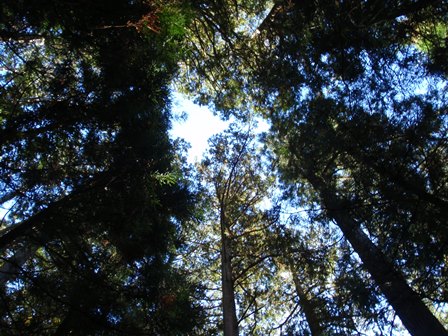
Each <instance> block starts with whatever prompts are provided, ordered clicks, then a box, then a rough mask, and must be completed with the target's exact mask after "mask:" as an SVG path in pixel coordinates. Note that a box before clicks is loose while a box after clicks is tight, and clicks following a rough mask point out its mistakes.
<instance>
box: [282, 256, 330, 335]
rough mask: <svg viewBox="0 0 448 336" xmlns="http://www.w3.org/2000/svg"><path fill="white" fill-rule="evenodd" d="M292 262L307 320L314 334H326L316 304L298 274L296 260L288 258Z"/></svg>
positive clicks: (297, 288) (294, 278)
mask: <svg viewBox="0 0 448 336" xmlns="http://www.w3.org/2000/svg"><path fill="white" fill-rule="evenodd" d="M288 262H289V263H290V269H291V272H292V279H293V281H294V286H295V288H296V292H297V295H298V297H299V300H300V302H299V303H300V306H301V307H302V309H303V313H304V314H305V318H306V321H307V322H308V326H309V328H310V331H311V335H312V336H321V335H324V332H325V328H324V327H323V326H322V325H321V323H320V319H319V316H318V314H317V313H316V306H315V305H314V303H313V302H312V299H311V298H310V296H309V294H308V293H306V290H304V289H303V288H302V284H301V283H300V280H299V278H298V276H297V272H296V270H295V267H294V262H293V261H292V260H288Z"/></svg>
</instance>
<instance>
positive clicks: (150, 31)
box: [0, 1, 200, 335]
mask: <svg viewBox="0 0 448 336" xmlns="http://www.w3.org/2000/svg"><path fill="white" fill-rule="evenodd" d="M182 6H184V5H182ZM182 6H178V4H177V3H176V2H170V3H164V4H163V5H161V4H159V3H157V2H155V1H154V2H147V1H135V2H126V1H124V2H122V1H115V2H112V3H111V2H105V1H103V2H101V1H100V2H95V3H89V4H77V3H71V2H65V1H62V2H58V3H57V4H55V3H53V2H48V1H44V2H39V3H37V2H31V3H29V2H24V1H6V2H5V3H4V4H3V6H2V11H1V20H0V36H1V42H0V48H1V54H2V56H1V67H2V71H1V79H0V84H1V87H2V90H1V95H0V102H1V109H0V120H1V126H0V138H1V143H2V149H1V154H0V155H1V157H2V160H1V161H2V162H1V164H0V188H1V196H2V197H1V201H2V204H4V203H6V202H8V201H9V204H12V205H10V206H9V205H8V208H9V209H8V215H7V216H6V217H5V218H4V220H3V221H2V226H4V227H5V228H4V230H3V232H2V235H1V237H0V240H1V243H0V250H1V257H2V265H1V271H3V272H6V273H5V274H4V277H3V278H2V280H3V282H2V284H3V286H2V289H1V293H0V296H1V298H2V300H1V310H2V314H1V315H2V316H1V318H0V326H1V329H2V333H5V335H19V334H23V333H26V334H42V335H44V334H59V335H66V334H69V333H70V334H79V335H94V334H104V333H107V334H110V335H118V334H136V333H138V334H151V335H153V334H178V333H189V332H191V333H193V332H194V331H193V329H194V327H195V326H196V324H197V323H198V320H199V318H200V310H199V309H198V307H197V306H193V304H192V302H191V296H192V295H193V294H194V292H195V291H196V288H195V287H194V286H193V285H192V284H190V283H188V282H187V281H185V280H184V278H183V275H182V273H181V272H179V271H178V270H175V269H174V268H173V267H172V261H173V259H174V255H175V251H176V246H177V245H178V243H179V242H178V239H179V236H178V234H177V230H178V229H179V225H180V223H181V222H182V221H184V220H185V219H186V218H187V217H188V212H187V209H188V208H189V207H190V204H189V192H188V187H187V185H186V183H185V182H184V180H183V179H182V176H181V169H180V167H179V164H178V163H176V162H175V148H174V146H173V144H172V143H171V142H170V140H169V138H168V134H167V130H168V127H169V117H170V115H169V84H170V81H171V79H172V77H173V75H174V74H175V71H176V68H177V58H178V54H179V44H181V43H182V31H183V29H184V27H185V24H186V21H187V20H188V16H189V15H190V11H189V10H188V6H189V4H187V3H185V8H184V7H182Z"/></svg>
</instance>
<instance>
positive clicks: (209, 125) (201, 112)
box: [170, 93, 229, 163]
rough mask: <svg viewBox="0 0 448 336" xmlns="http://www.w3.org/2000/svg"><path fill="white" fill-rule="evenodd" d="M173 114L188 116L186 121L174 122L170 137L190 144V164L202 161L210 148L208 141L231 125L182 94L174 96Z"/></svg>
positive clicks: (181, 119) (182, 119)
mask: <svg viewBox="0 0 448 336" xmlns="http://www.w3.org/2000/svg"><path fill="white" fill-rule="evenodd" d="M172 112H173V115H174V116H176V117H178V116H181V115H183V114H185V115H186V120H184V118H176V120H174V121H173V126H172V128H171V130H170V136H171V137H172V138H174V139H176V138H182V139H184V140H185V141H187V142H188V143H189V144H190V146H191V147H190V148H189V150H188V162H189V163H194V162H197V161H200V160H201V158H202V155H203V154H204V152H205V150H206V149H207V147H208V139H209V138H210V137H211V136H213V135H214V134H217V133H220V132H222V131H224V130H225V129H226V128H227V127H228V125H229V122H228V121H223V120H221V119H220V118H219V117H218V116H217V115H214V114H213V113H212V112H211V111H210V109H208V108H207V107H206V106H199V105H197V104H195V103H193V102H192V101H191V100H188V98H186V97H185V96H184V95H181V94H180V93H174V94H173V106H172Z"/></svg>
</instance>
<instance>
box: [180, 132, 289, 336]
mask: <svg viewBox="0 0 448 336" xmlns="http://www.w3.org/2000/svg"><path fill="white" fill-rule="evenodd" d="M210 145H211V147H210V150H209V152H208V153H207V155H206V156H205V158H204V160H203V161H202V162H201V164H199V165H198V167H197V170H198V175H199V177H197V178H196V179H197V181H198V182H199V183H201V186H199V188H201V192H200V195H202V201H201V203H200V204H201V206H200V208H201V209H202V210H203V214H201V215H200V216H198V218H197V220H198V222H199V223H197V224H195V225H194V226H193V228H192V231H191V232H190V233H188V234H187V237H188V238H187V241H190V243H189V246H188V247H187V252H186V253H185V257H184V261H183V263H184V264H185V265H188V268H189V270H190V271H191V272H192V273H193V274H194V275H195V277H197V278H199V279H200V280H201V282H202V283H203V285H204V287H205V288H206V292H207V293H208V297H209V301H208V303H206V307H207V308H208V310H209V314H208V315H209V320H210V322H209V323H210V324H211V325H215V326H216V324H222V330H223V332H224V335H237V334H239V333H244V334H252V335H262V334H266V333H269V332H272V331H273V330H274V329H275V327H276V324H278V323H279V321H280V320H281V319H282V317H281V315H282V314H284V312H283V311H282V310H281V308H280V305H285V307H288V306H289V305H290V304H285V302H284V300H282V299H284V294H283V289H282V285H281V284H280V283H278V280H277V279H276V276H275V275H276V274H277V269H276V267H275V264H274V263H273V260H274V258H276V255H275V252H273V251H272V250H271V249H270V248H269V243H268V237H269V232H270V231H271V230H272V229H273V226H274V225H275V223H276V221H277V215H276V211H274V210H271V211H268V210H264V209H263V208H262V205H263V202H266V201H267V200H268V198H269V196H270V195H271V191H272V187H273V185H274V182H275V180H274V178H273V175H272V171H271V170H270V169H271V168H270V167H269V165H268V161H266V158H264V155H263V154H262V153H261V148H260V147H259V145H258V144H257V141H256V138H255V136H254V134H253V133H252V131H251V130H250V129H249V131H244V130H242V129H241V128H240V126H238V124H231V126H230V127H229V129H228V130H226V131H225V132H223V133H221V134H218V135H216V136H214V137H212V138H211V139H210ZM218 302H220V304H218ZM279 311H280V313H279ZM279 315H280V316H279ZM221 321H222V322H221ZM214 332H217V330H216V329H215V330H214V329H212V328H211V329H210V330H209V331H208V333H214Z"/></svg>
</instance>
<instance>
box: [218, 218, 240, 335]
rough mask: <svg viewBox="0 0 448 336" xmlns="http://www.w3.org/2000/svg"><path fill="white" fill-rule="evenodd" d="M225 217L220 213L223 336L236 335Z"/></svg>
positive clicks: (230, 255)
mask: <svg viewBox="0 0 448 336" xmlns="http://www.w3.org/2000/svg"><path fill="white" fill-rule="evenodd" d="M226 229H227V225H226V223H225V216H224V214H223V213H222V212H221V281H222V283H221V286H222V308H223V324H224V328H223V329H224V336H237V335H238V320H237V318H236V306H235V292H234V283H233V271H232V251H231V246H230V243H231V242H230V238H229V237H228V236H227V232H226V231H227V230H226Z"/></svg>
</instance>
